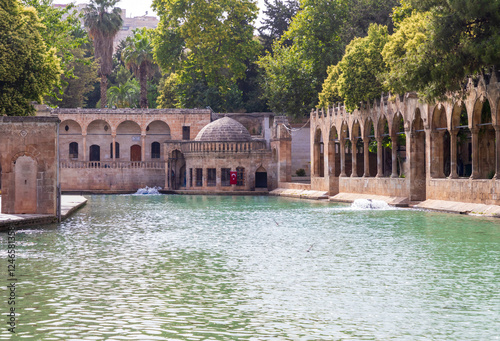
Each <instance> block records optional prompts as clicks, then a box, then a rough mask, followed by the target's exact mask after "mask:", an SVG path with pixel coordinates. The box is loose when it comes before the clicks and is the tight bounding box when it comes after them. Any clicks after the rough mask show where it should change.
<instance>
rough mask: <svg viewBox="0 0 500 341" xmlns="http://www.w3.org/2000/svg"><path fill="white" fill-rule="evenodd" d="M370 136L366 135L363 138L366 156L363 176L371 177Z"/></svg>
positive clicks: (364, 156)
mask: <svg viewBox="0 0 500 341" xmlns="http://www.w3.org/2000/svg"><path fill="white" fill-rule="evenodd" d="M369 144H370V141H369V137H366V138H365V139H364V140H363V158H364V166H365V172H364V174H363V177H365V178H366V177H369V176H370V151H369V150H368V148H369Z"/></svg>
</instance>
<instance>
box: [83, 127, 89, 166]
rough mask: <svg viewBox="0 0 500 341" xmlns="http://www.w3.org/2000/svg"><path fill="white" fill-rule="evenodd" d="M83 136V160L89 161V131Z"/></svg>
mask: <svg viewBox="0 0 500 341" xmlns="http://www.w3.org/2000/svg"><path fill="white" fill-rule="evenodd" d="M82 137H83V161H88V159H87V133H85V134H82Z"/></svg>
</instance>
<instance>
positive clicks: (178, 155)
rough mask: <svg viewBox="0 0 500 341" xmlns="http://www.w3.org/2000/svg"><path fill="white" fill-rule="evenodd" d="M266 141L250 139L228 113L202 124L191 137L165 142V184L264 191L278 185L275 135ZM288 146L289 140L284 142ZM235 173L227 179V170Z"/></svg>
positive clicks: (168, 187)
mask: <svg viewBox="0 0 500 341" xmlns="http://www.w3.org/2000/svg"><path fill="white" fill-rule="evenodd" d="M273 137H274V138H273V140H272V141H270V147H268V143H267V142H266V140H265V139H254V138H252V136H251V135H250V133H249V132H248V130H247V129H246V128H245V127H244V126H243V125H242V124H241V123H239V122H238V121H236V120H234V119H233V118H230V117H223V118H219V119H217V120H215V121H213V122H211V123H210V124H208V125H206V126H205V127H203V129H201V130H200V132H199V133H198V134H197V135H196V137H195V139H194V140H193V141H175V140H172V141H168V142H166V143H165V159H168V166H167V168H166V183H165V188H166V189H170V190H178V189H185V190H197V191H217V192H219V191H259V190H260V191H268V190H272V189H274V188H276V187H277V185H278V180H279V179H278V150H279V149H280V146H279V145H277V144H278V143H279V139H277V138H276V137H277V136H276V135H274V136H273ZM287 146H288V148H289V147H290V144H288V145H287ZM232 172H233V176H234V175H236V179H235V181H234V183H233V184H232V183H231V179H230V177H231V173H232Z"/></svg>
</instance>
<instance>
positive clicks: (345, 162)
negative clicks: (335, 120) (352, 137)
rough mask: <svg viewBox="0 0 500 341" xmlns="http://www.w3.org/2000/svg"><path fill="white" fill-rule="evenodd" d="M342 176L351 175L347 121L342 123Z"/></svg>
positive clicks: (340, 135)
mask: <svg viewBox="0 0 500 341" xmlns="http://www.w3.org/2000/svg"><path fill="white" fill-rule="evenodd" d="M339 137H340V175H339V176H341V177H344V176H350V175H351V158H350V157H348V156H347V155H346V150H349V145H350V143H347V142H348V141H349V126H348V124H347V122H346V121H342V122H341V125H340V134H339Z"/></svg>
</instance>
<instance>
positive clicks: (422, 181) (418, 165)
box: [409, 109, 427, 201]
mask: <svg viewBox="0 0 500 341" xmlns="http://www.w3.org/2000/svg"><path fill="white" fill-rule="evenodd" d="M411 129H412V130H411V145H410V146H409V148H410V162H411V163H412V164H411V165H410V167H409V168H410V175H411V182H410V200H415V201H421V200H425V199H426V198H427V188H426V173H427V169H426V159H425V130H424V121H423V120H422V115H421V113H420V110H419V109H417V110H416V112H415V119H414V120H413V122H412V126H411Z"/></svg>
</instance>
